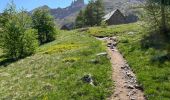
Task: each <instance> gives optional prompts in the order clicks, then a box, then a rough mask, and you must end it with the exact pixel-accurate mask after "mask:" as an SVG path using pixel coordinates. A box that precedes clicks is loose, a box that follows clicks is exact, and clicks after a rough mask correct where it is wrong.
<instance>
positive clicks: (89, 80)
mask: <svg viewBox="0 0 170 100" xmlns="http://www.w3.org/2000/svg"><path fill="white" fill-rule="evenodd" d="M81 80H82V81H83V82H85V83H89V84H90V85H93V86H94V81H93V78H92V76H91V75H90V74H88V75H84V76H83V77H82V78H81Z"/></svg>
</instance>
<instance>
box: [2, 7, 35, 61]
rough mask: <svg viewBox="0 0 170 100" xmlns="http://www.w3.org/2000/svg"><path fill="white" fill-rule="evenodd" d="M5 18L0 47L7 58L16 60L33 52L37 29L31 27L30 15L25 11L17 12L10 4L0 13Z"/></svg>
mask: <svg viewBox="0 0 170 100" xmlns="http://www.w3.org/2000/svg"><path fill="white" fill-rule="evenodd" d="M2 16H5V17H4V18H5V20H4V22H3V24H2V27H3V32H2V33H1V35H0V36H2V38H1V42H2V44H1V45H2V49H3V51H4V53H5V54H6V56H7V57H8V59H14V60H17V59H19V58H23V57H25V56H28V55H31V54H33V53H34V52H35V49H36V47H37V44H38V40H37V35H36V34H37V31H35V30H33V29H31V24H32V21H31V17H30V16H29V15H28V14H27V13H25V11H21V12H17V11H16V10H15V6H14V5H13V4H12V5H10V7H9V8H7V9H6V10H5V12H4V13H3V14H2Z"/></svg>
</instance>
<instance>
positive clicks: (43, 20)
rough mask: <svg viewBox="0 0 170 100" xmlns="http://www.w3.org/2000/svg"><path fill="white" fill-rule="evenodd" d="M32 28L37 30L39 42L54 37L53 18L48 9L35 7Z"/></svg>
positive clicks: (51, 39) (48, 40)
mask: <svg viewBox="0 0 170 100" xmlns="http://www.w3.org/2000/svg"><path fill="white" fill-rule="evenodd" d="M32 20H33V28H34V29H37V30H38V39H39V42H40V43H41V44H43V43H46V42H50V41H53V40H54V39H55V33H56V30H55V27H54V26H55V23H54V18H53V17H52V15H50V12H49V10H48V9H37V10H36V11H34V13H33V15H32Z"/></svg>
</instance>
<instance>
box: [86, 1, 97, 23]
mask: <svg viewBox="0 0 170 100" xmlns="http://www.w3.org/2000/svg"><path fill="white" fill-rule="evenodd" d="M94 8H95V1H94V0H91V1H90V2H89V4H88V5H87V7H86V9H85V12H84V19H85V25H86V26H94V25H95V24H96V19H95V15H96V14H95V9H94Z"/></svg>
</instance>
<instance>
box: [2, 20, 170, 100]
mask: <svg viewBox="0 0 170 100" xmlns="http://www.w3.org/2000/svg"><path fill="white" fill-rule="evenodd" d="M141 23H142V22H137V23H132V24H124V25H117V26H109V27H107V28H102V27H92V28H89V29H88V30H86V31H83V32H80V30H74V31H68V32H67V31H62V32H60V33H59V34H58V35H57V36H56V37H57V40H56V41H54V42H52V43H49V44H46V45H44V46H41V47H40V48H39V49H38V50H37V53H36V54H35V55H33V56H30V57H27V58H25V59H21V60H19V61H16V62H7V61H6V62H5V58H3V55H2V56H1V58H0V62H1V63H0V83H1V88H0V99H12V98H15V99H37V98H38V99H45V100H48V99H49V100H51V99H52V100H58V99H61V98H62V100H70V99H74V100H82V99H83V100H94V99H95V100H103V99H106V98H107V97H109V95H110V94H111V91H112V90H113V84H112V81H111V64H110V62H109V59H108V58H107V57H106V56H104V55H103V56H98V55H97V54H99V53H101V52H106V51H105V49H106V48H105V43H102V42H101V41H98V40H96V39H95V38H94V37H93V36H97V37H106V36H117V38H118V41H119V44H118V49H119V50H120V51H121V53H122V54H123V55H124V57H125V58H126V60H127V61H128V63H129V65H130V67H131V68H132V69H133V71H134V72H135V74H136V76H137V79H138V82H139V84H140V85H141V86H142V87H143V90H144V93H145V95H146V97H147V98H148V100H169V99H170V95H169V94H170V74H169V72H170V67H169V65H170V62H169V58H168V57H169V56H168V53H169V52H168V48H167V47H168V46H169V44H168V42H166V41H164V37H161V35H160V34H155V33H154V34H151V33H150V34H149V33H148V32H147V31H146V30H145V29H144V28H143V27H142V25H141ZM158 37H159V38H158ZM0 53H2V52H1V51H0ZM2 62H3V63H2ZM86 75H91V76H92V79H93V80H94V86H93V85H90V84H88V83H85V82H83V81H82V77H84V76H86Z"/></svg>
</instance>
